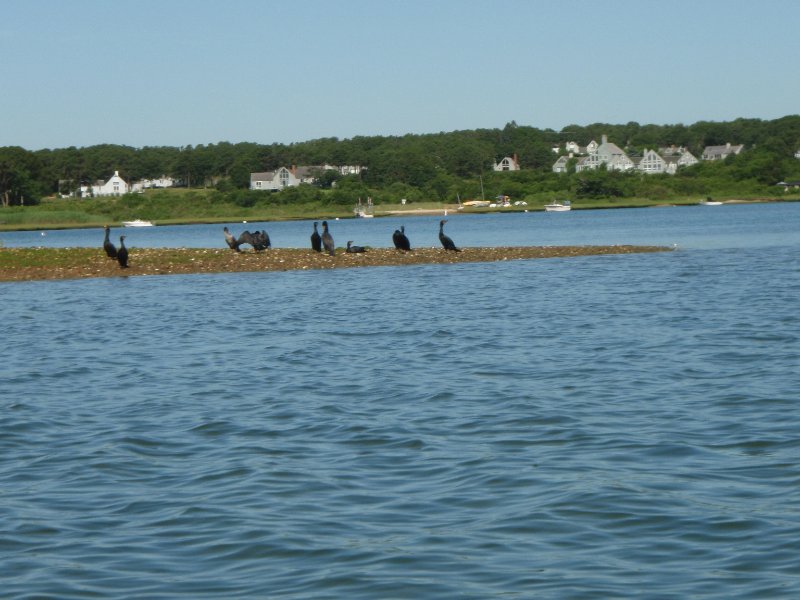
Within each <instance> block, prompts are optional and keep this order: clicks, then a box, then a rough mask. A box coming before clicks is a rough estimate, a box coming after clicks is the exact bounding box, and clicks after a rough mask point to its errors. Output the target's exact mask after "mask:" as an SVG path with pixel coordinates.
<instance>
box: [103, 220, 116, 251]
mask: <svg viewBox="0 0 800 600" xmlns="http://www.w3.org/2000/svg"><path fill="white" fill-rule="evenodd" d="M103 229H105V230H106V237H105V239H104V240H103V250H105V251H106V255H107V256H108V258H117V248H116V246H114V243H113V242H112V241H111V240H110V239H108V235H109V234H110V233H111V229H109V227H108V225H106V226H105V227H104V228H103Z"/></svg>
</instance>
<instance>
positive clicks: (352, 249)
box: [345, 240, 367, 254]
mask: <svg viewBox="0 0 800 600" xmlns="http://www.w3.org/2000/svg"><path fill="white" fill-rule="evenodd" d="M352 243H353V242H352V240H351V241H349V242H347V248H346V249H345V252H349V253H350V254H356V253H357V252H366V251H367V249H366V248H364V246H351V245H350V244H352Z"/></svg>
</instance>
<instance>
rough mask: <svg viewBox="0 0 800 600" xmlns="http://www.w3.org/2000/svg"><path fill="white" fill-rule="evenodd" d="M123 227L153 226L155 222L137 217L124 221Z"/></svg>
mask: <svg viewBox="0 0 800 600" xmlns="http://www.w3.org/2000/svg"><path fill="white" fill-rule="evenodd" d="M122 225H123V227H153V223H151V222H150V221H142V220H141V219H135V220H133V221H123V222H122Z"/></svg>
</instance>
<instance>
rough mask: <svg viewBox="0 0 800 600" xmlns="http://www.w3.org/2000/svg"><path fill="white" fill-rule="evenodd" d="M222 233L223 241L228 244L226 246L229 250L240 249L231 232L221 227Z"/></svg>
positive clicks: (237, 250)
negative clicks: (223, 235)
mask: <svg viewBox="0 0 800 600" xmlns="http://www.w3.org/2000/svg"><path fill="white" fill-rule="evenodd" d="M222 233H224V234H225V241H226V242H227V244H228V248H230V249H231V250H236V252H241V250H239V242H238V241H237V240H236V238H235V237H233V235H232V234H231V232H230V231H228V228H227V227H223V228H222Z"/></svg>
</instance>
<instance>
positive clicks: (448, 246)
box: [439, 219, 461, 252]
mask: <svg viewBox="0 0 800 600" xmlns="http://www.w3.org/2000/svg"><path fill="white" fill-rule="evenodd" d="M445 223H447V221H446V220H444V219H442V220H441V221H439V241H440V242H442V246H444V249H445V250H452V251H453V252H461V250H459V249H458V248H456V245H455V244H454V243H453V240H451V239H450V238H449V237H448V236H446V235H445V234H444V224H445Z"/></svg>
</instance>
